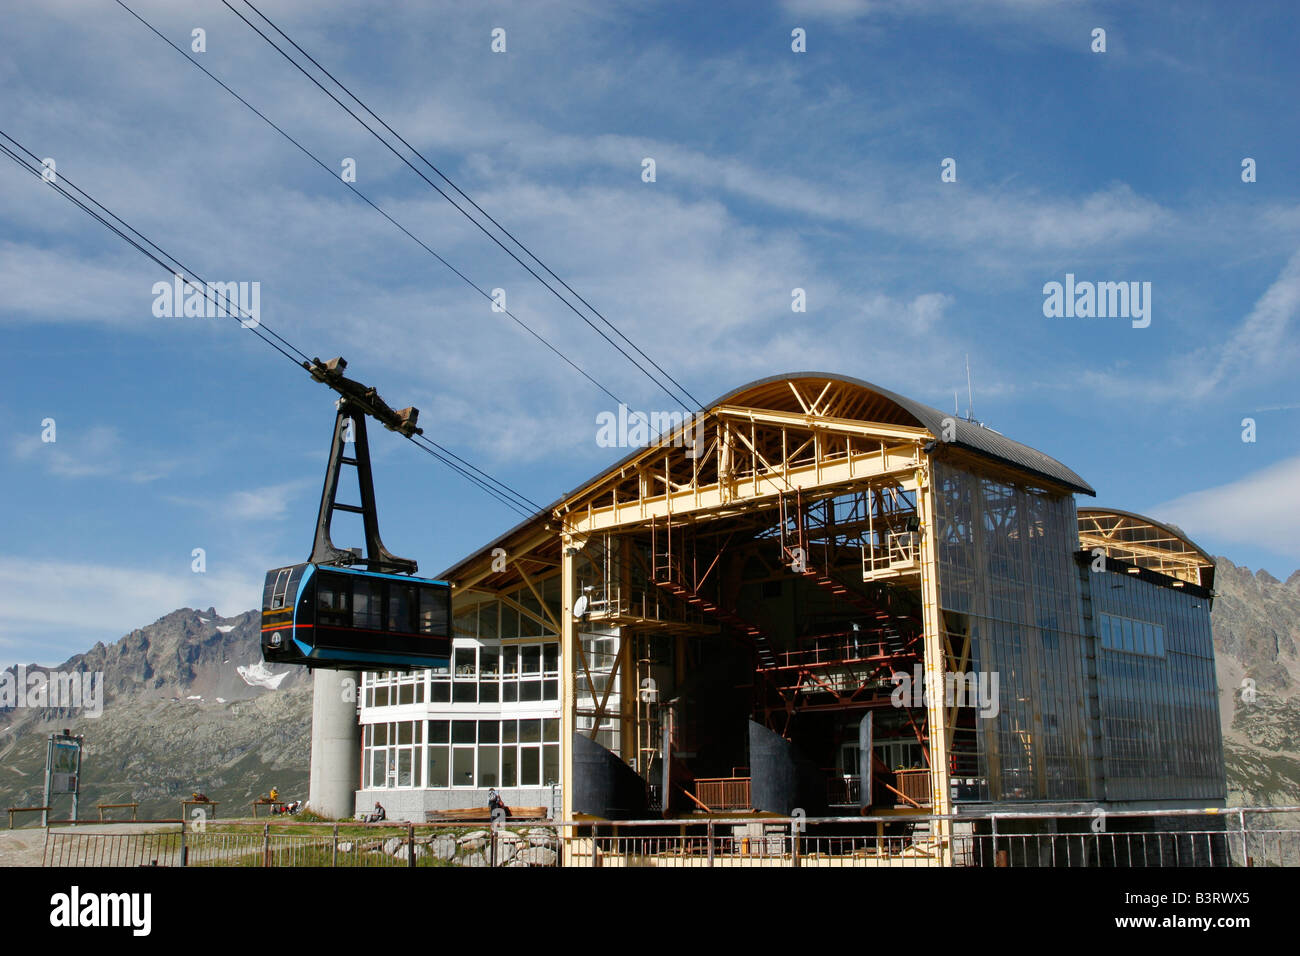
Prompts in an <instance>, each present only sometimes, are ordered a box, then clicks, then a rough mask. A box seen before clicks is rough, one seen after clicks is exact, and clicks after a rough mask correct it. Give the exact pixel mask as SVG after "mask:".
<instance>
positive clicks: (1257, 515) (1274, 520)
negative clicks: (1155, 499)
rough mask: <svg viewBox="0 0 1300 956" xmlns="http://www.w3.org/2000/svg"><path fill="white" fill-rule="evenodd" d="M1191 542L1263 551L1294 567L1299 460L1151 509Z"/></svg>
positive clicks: (1299, 525)
mask: <svg viewBox="0 0 1300 956" xmlns="http://www.w3.org/2000/svg"><path fill="white" fill-rule="evenodd" d="M1151 515H1152V517H1156V518H1159V519H1161V520H1163V521H1169V522H1171V523H1173V524H1176V525H1178V526H1179V527H1181V528H1182V529H1183V530H1184V531H1186V532H1187V533H1188V535H1190V536H1191V538H1192V540H1194V541H1197V540H1200V539H1201V538H1206V539H1213V540H1215V541H1217V542H1224V543H1229V544H1237V545H1246V546H1249V547H1252V548H1264V549H1268V550H1270V551H1273V552H1275V553H1277V554H1280V555H1284V556H1286V557H1288V558H1292V559H1294V560H1296V561H1300V456H1296V457H1294V458H1288V459H1286V460H1284V461H1280V462H1277V463H1276V464H1273V465H1270V466H1269V467H1267V468H1263V469H1261V470H1260V471H1257V472H1254V473H1252V474H1249V475H1246V476H1245V477H1243V478H1239V479H1237V480H1236V481H1232V482H1229V483H1227V484H1224V485H1219V486H1218V487H1215V488H1207V489H1205V490H1204V491H1195V492H1192V493H1191V494H1186V495H1182V496H1181V497H1178V498H1175V499H1173V500H1172V501H1168V502H1166V503H1164V504H1162V505H1158V506H1156V507H1155V508H1153V509H1151Z"/></svg>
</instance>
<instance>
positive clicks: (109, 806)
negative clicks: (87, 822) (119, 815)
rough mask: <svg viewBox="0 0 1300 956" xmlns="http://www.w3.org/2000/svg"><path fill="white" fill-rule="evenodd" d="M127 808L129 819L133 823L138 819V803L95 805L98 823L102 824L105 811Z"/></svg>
mask: <svg viewBox="0 0 1300 956" xmlns="http://www.w3.org/2000/svg"><path fill="white" fill-rule="evenodd" d="M128 808H129V809H130V810H131V819H132V820H133V821H134V820H136V819H138V812H139V809H140V804H138V803H97V804H95V809H96V810H98V811H99V822H100V823H103V822H104V811H105V810H126V809H128Z"/></svg>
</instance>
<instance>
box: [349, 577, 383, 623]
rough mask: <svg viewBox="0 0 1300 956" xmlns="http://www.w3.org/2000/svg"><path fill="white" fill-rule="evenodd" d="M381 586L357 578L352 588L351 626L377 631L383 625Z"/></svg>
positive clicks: (367, 579) (372, 581)
mask: <svg viewBox="0 0 1300 956" xmlns="http://www.w3.org/2000/svg"><path fill="white" fill-rule="evenodd" d="M382 588H383V585H382V584H380V582H378V581H375V580H372V579H369V578H358V579H357V580H356V581H355V582H354V583H353V586H352V626H353V627H364V628H369V629H371V630H376V631H377V630H379V628H380V626H381V624H382V623H383V621H382V618H383V599H384V598H383V593H382Z"/></svg>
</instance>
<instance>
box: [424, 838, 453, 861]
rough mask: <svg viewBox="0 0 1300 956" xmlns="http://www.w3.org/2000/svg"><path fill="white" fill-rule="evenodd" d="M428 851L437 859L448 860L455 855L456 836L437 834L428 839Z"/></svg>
mask: <svg viewBox="0 0 1300 956" xmlns="http://www.w3.org/2000/svg"><path fill="white" fill-rule="evenodd" d="M429 852H430V853H432V854H433V855H434V856H435V857H437V858H438V859H439V860H450V859H453V858H454V857H455V856H456V838H455V837H452V836H448V835H447V834H445V833H443V834H439V835H438V836H436V837H434V838H433V839H432V840H430V841H429Z"/></svg>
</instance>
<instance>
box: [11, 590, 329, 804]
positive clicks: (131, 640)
mask: <svg viewBox="0 0 1300 956" xmlns="http://www.w3.org/2000/svg"><path fill="white" fill-rule="evenodd" d="M258 623H259V621H258V615H257V614H256V613H254V612H252V611H249V612H247V613H245V614H241V615H240V616H239V617H236V618H229V619H227V618H221V617H219V616H218V615H217V614H216V612H215V611H213V610H211V609H209V610H207V611H204V612H200V611H194V610H190V609H183V610H178V611H174V612H172V613H171V614H168V615H167V616H166V617H164V618H161V619H160V620H158V621H155V622H154V623H153V624H151V625H149V626H148V627H145V628H141V629H139V630H135V631H132V632H131V633H130V634H127V635H126V636H125V637H123V638H122V639H121V640H119V641H117V642H116V643H114V644H111V645H104V644H96V645H95V646H94V647H93V648H91V649H90V650H89V651H87V652H86V653H84V654H78V655H76V656H74V657H72V658H70V659H69V660H67V661H65V662H64V663H63V664H62V665H60V666H59V667H58V668H56V670H59V671H63V672H81V673H84V674H91V673H102V674H103V682H104V690H103V697H102V701H103V712H102V715H101V716H99V717H98V718H94V717H89V716H86V714H85V713H84V712H82V711H78V710H66V709H65V710H59V709H54V708H43V709H36V708H8V709H0V800H3V801H4V805H5V806H35V805H38V804H40V802H41V797H42V784H43V781H42V775H43V773H44V767H45V741H46V736H47V734H48V733H50V732H51V731H57V730H62V729H64V728H68V729H71V730H72V731H73V732H74V733H78V734H84V735H85V737H86V749H85V755H84V760H83V769H84V772H83V778H82V797H81V815H82V816H83V817H87V816H95V815H97V814H96V811H95V804H96V803H125V802H129V801H130V802H135V801H138V802H139V803H140V811H139V812H140V816H141V818H154V819H157V818H175V817H176V816H177V815H178V814H179V813H180V809H181V808H180V803H179V801H180V799H181V798H182V797H188V796H189V795H190V793H191V792H192V791H194V790H200V791H202V792H204V793H206V794H207V795H208V796H209V797H211V798H212V799H213V800H216V801H218V802H220V803H221V804H223V807H224V810H223V808H222V807H219V808H218V810H217V812H218V814H219V815H233V814H235V813H236V812H237V813H238V814H239V815H246V814H247V813H248V812H249V807H248V803H249V801H250V800H252V799H253V798H254V797H256V796H258V795H259V794H263V793H266V792H267V791H268V790H269V789H270V788H271V786H273V785H274V786H277V787H278V788H279V789H280V790H281V791H282V792H284V793H285V794H286V795H288V796H291V797H298V796H302V797H304V798H305V797H306V791H307V778H308V763H309V759H310V753H311V750H310V743H309V740H310V733H311V677H310V675H309V674H308V673H307V672H306V671H305V670H303V669H301V668H268V667H267V666H266V665H265V664H263V663H262V659H261V650H260V647H259V644H258ZM33 669H34V668H28V671H31V670H33ZM14 670H15V669H13V668H11V669H10V672H11V673H13V672H14ZM62 799H63V803H62V804H56V806H60V807H61V808H62V809H63V810H64V813H66V808H67V806H68V805H69V801H68V798H62ZM28 820H29V822H32V821H34V820H35V816H34V815H33V816H32V817H29V818H28Z"/></svg>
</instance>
